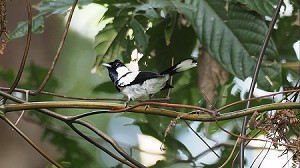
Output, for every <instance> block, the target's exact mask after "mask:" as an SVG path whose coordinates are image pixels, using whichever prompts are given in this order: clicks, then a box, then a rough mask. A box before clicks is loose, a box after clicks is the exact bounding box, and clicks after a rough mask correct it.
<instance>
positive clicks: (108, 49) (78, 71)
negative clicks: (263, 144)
mask: <svg viewBox="0 0 300 168" xmlns="http://www.w3.org/2000/svg"><path fill="white" fill-rule="evenodd" d="M288 2H289V3H285V4H284V6H283V10H284V9H287V8H289V7H291V6H292V8H293V10H292V13H291V14H290V15H287V14H286V13H282V15H281V17H280V18H278V23H277V26H276V27H277V28H276V29H275V30H274V31H273V34H272V36H271V40H270V42H269V44H268V47H267V49H266V53H265V60H264V61H263V66H262V67H261V70H260V73H259V78H258V88H259V89H261V90H264V91H268V92H273V91H275V90H276V91H279V90H280V89H281V90H282V88H284V87H292V86H294V85H295V82H296V81H297V80H299V65H298V66H297V65H296V68H295V63H299V56H298V58H297V56H296V54H295V51H294V49H293V44H294V43H295V42H297V40H299V26H300V23H299V15H300V14H299V5H300V4H299V1H296V0H294V1H293V0H291V1H288ZM8 3H9V2H8ZM276 3H277V1H275V0H265V1H261V0H233V1H222V0H185V1H178V0H117V1H116V0H94V1H92V0H79V2H78V4H77V9H76V11H75V16H74V18H73V20H72V26H71V29H70V31H69V34H68V36H67V39H66V43H65V45H64V47H63V50H62V53H61V56H60V58H59V61H58V65H57V66H56V68H55V70H54V75H53V76H52V77H51V79H50V80H49V82H48V83H47V85H46V87H45V89H44V91H48V92H55V93H59V94H63V95H68V96H76V97H89V98H122V95H120V94H118V93H117V91H116V90H115V87H114V86H113V84H112V83H111V82H110V80H109V78H108V74H107V72H106V71H103V68H102V67H101V64H102V63H104V62H109V61H112V60H114V59H121V60H123V61H124V62H126V63H129V62H130V61H131V60H132V59H133V58H137V57H136V56H137V54H132V53H133V52H134V50H137V51H138V53H139V54H143V57H142V58H139V62H138V64H139V69H140V70H149V71H150V70H151V71H158V72H160V71H163V70H164V69H166V68H168V67H169V66H171V65H172V59H174V60H175V63H176V62H178V61H180V60H183V59H185V58H189V57H193V58H195V59H197V60H198V62H199V64H198V65H199V66H198V69H197V70H195V69H193V70H189V71H187V72H184V73H182V74H179V75H177V76H175V77H174V79H173V86H174V89H172V91H171V93H170V95H169V96H170V97H171V102H172V103H179V104H189V105H195V106H201V107H206V108H220V107H222V106H224V105H226V104H229V103H232V102H236V101H238V100H241V99H242V98H245V97H246V96H245V95H244V94H242V93H243V92H244V90H243V88H241V87H239V90H238V91H239V92H237V93H236V94H233V93H232V90H233V88H234V87H237V86H238V84H237V82H235V80H234V79H236V78H239V79H241V80H245V79H246V78H247V77H251V76H252V75H253V70H254V66H255V63H256V60H257V57H258V54H259V52H260V50H261V46H262V41H263V39H264V37H265V33H266V31H267V25H268V24H269V21H270V19H269V18H270V17H272V16H273V12H274V6H276ZM72 4H73V1H72V0H60V1H53V0H42V1H40V2H36V3H35V4H34V5H33V7H34V9H35V10H36V11H35V13H36V14H35V16H34V17H33V28H32V32H33V33H35V34H36V35H35V36H43V33H46V32H45V31H50V30H49V29H47V25H46V24H45V20H47V19H49V18H51V17H53V16H55V17H57V18H56V19H57V20H59V22H60V23H59V24H57V25H55V26H57V29H58V30H57V31H58V32H61V31H62V29H63V26H62V25H63V24H62V23H64V22H65V20H64V19H63V18H64V17H66V16H67V15H68V12H69V10H70V7H71V6H72ZM91 5H93V6H97V7H96V8H97V9H96V8H91ZM288 5H290V6H288ZM86 8H87V10H85V9H86ZM84 10H85V12H87V13H88V12H89V11H88V10H97V11H98V12H96V13H93V14H92V15H93V17H91V16H90V15H85V14H81V16H80V17H76V12H78V13H79V12H80V11H84ZM85 17H86V18H85ZM89 17H90V18H89ZM89 19H90V20H93V21H90V22H86V23H85V22H84V21H85V20H89ZM297 19H298V20H297ZM90 23H93V24H90ZM52 26H53V25H52ZM78 27H81V29H86V30H85V31H82V30H81V33H80V32H79V33H78V31H77V30H78ZM91 29H93V30H94V32H96V33H94V34H93V33H90V32H88V31H89V30H91ZM26 34H27V21H20V22H19V24H18V25H17V26H14V28H12V29H11V33H10V34H9V37H10V40H11V41H9V42H8V44H7V45H10V43H13V42H14V40H18V39H19V38H21V39H22V38H23V39H24V37H23V36H25V35H26ZM58 36H60V35H58ZM92 38H93V39H92ZM57 39H59V38H57V37H55V40H53V41H52V40H51V37H50V38H49V39H48V40H47V41H44V42H45V43H46V45H45V47H47V45H48V44H47V43H52V44H51V45H50V44H49V46H51V51H52V52H51V53H45V54H46V56H47V57H52V55H54V51H55V49H56V48H55V47H53V46H55V45H57V44H58V40H57ZM53 44H54V45H53ZM298 44H299V43H298ZM23 45H24V44H23ZM298 49H299V46H298ZM32 52H34V51H32ZM5 56H6V57H8V56H7V55H5V53H4V55H3V56H1V57H5ZM10 57H11V56H10ZM33 60H34V59H33ZM50 60H51V59H50ZM50 63H51V61H49V63H48V65H50ZM1 64H2V63H1V62H0V80H1V81H2V83H5V85H6V86H10V85H11V83H12V82H13V80H14V78H15V76H16V72H17V71H16V69H10V68H7V67H5V66H4V67H1V66H3V64H2V65H1ZM48 65H47V66H48ZM200 65H201V66H200ZM47 70H48V68H47V67H46V66H41V65H38V64H36V63H35V62H34V61H32V62H28V63H27V66H26V69H25V71H24V76H25V77H24V78H22V81H21V83H20V84H19V85H18V88H22V89H28V90H35V89H36V88H37V87H38V86H39V85H40V84H41V82H42V80H43V78H44V76H45V74H46V73H47ZM91 71H94V72H97V73H93V74H92V73H91ZM208 86H210V87H208ZM203 93H204V95H206V96H207V98H208V99H209V100H210V101H207V99H206V98H205V97H204V96H203ZM240 94H241V95H240ZM166 96H167V91H164V92H162V93H159V94H157V95H156V97H157V98H162V97H166ZM29 100H30V101H50V100H65V99H62V98H57V97H53V96H49V95H43V94H41V95H37V96H30V99H29ZM115 102H116V103H122V102H119V101H115ZM271 102H274V100H272V99H263V100H258V101H254V102H253V103H252V105H253V106H255V105H261V104H266V103H271ZM244 108H245V104H239V105H237V106H233V107H230V108H228V109H225V110H224V111H223V112H224V113H225V112H229V111H234V110H239V109H244ZM172 110H173V109H172ZM176 110H180V111H182V110H183V109H176ZM55 111H57V112H58V113H62V114H65V115H73V114H79V113H84V112H88V110H80V109H72V110H70V109H55ZM185 112H189V111H185ZM29 118H31V119H32V120H34V122H36V123H37V124H39V125H40V126H42V128H44V131H43V134H42V135H41V139H42V140H44V141H49V142H50V143H51V144H53V145H54V146H55V147H56V149H57V151H56V152H57V153H59V156H58V157H57V158H56V159H58V160H59V161H60V162H61V163H62V165H64V167H78V168H79V167H91V168H92V167H125V166H122V165H121V164H120V163H118V162H117V161H115V160H113V159H111V158H108V156H107V155H106V154H105V153H104V152H102V151H99V150H98V149H95V147H94V146H92V145H90V144H89V143H88V142H86V141H85V140H83V139H81V138H79V137H78V136H76V135H75V134H74V132H72V131H71V130H70V129H69V128H68V127H67V126H66V125H64V124H62V123H59V122H57V121H56V120H54V119H52V118H49V117H46V116H44V115H41V114H38V113H36V112H34V111H32V112H30V116H29ZM298 118H299V117H298ZM86 120H87V121H89V122H91V123H93V124H94V125H95V126H96V127H98V128H99V129H101V130H103V131H105V132H107V133H108V134H109V135H111V136H112V137H114V138H115V139H116V140H117V141H118V142H119V143H120V144H121V146H122V147H124V149H125V150H126V151H127V152H128V153H130V154H131V155H133V157H134V158H137V159H140V160H141V161H142V162H143V158H142V157H141V153H143V152H145V151H143V150H142V149H141V147H140V144H142V143H143V142H141V141H139V135H140V134H143V135H149V136H151V137H154V138H155V139H157V140H159V141H162V140H163V139H164V133H165V131H166V129H167V127H168V125H169V123H170V121H171V119H170V118H166V117H162V116H152V115H144V114H133V113H122V114H118V115H112V114H101V115H97V116H92V117H87V118H86ZM241 121H242V120H241V119H234V120H232V121H231V120H228V121H223V122H221V124H222V126H223V127H224V128H226V129H228V130H230V131H232V132H234V133H237V134H238V133H239V130H240V127H241ZM31 122H33V121H31ZM188 123H189V124H190V125H191V126H192V127H193V128H194V129H195V130H196V131H197V132H198V134H200V136H202V137H203V138H204V139H205V141H206V142H208V143H209V144H210V145H211V146H214V145H218V144H222V143H224V142H228V141H229V142H233V141H234V140H236V138H234V137H230V136H228V135H227V134H225V133H223V132H221V131H220V130H219V129H218V127H217V126H216V124H215V123H203V122H188ZM82 131H86V130H84V129H82ZM223 135H224V136H223ZM90 136H91V137H95V138H96V136H95V135H94V134H92V133H90ZM96 140H97V141H100V142H101V141H103V140H101V139H96ZM101 143H102V144H103V145H104V146H106V147H108V148H110V147H109V145H108V144H107V143H106V142H104V141H103V142H101ZM146 145H147V144H146ZM164 145H165V147H166V149H167V150H166V151H164V152H161V153H160V154H155V153H154V154H152V156H150V157H148V158H147V159H149V158H151V157H153V156H154V155H159V156H160V157H161V158H160V159H158V160H159V161H157V162H156V163H155V162H154V163H152V164H149V165H147V166H151V167H194V166H201V167H216V166H220V165H221V164H222V163H223V162H224V161H225V159H226V158H227V157H228V154H229V153H230V152H231V150H232V148H233V145H234V144H229V145H228V144H225V143H224V145H220V146H219V147H216V148H215V151H216V152H217V153H218V154H219V155H220V156H221V158H220V159H219V158H218V157H217V156H216V155H214V154H212V152H209V153H208V154H203V155H201V154H202V153H203V152H204V151H205V150H207V149H208V148H207V147H206V146H205V145H204V143H203V142H202V141H201V140H200V139H198V138H197V137H196V136H195V135H194V133H193V132H192V131H191V130H190V129H189V128H188V127H187V125H186V124H185V123H184V122H182V121H180V122H179V123H178V125H177V126H175V127H174V128H173V129H172V131H171V133H170V134H169V135H168V136H167V137H166V141H165V143H164ZM157 150H158V151H159V149H157ZM146 153H147V151H146ZM248 155H253V151H251V150H250V149H249V151H248ZM253 160H254V157H253V156H252V157H250V156H249V157H247V161H246V163H245V164H246V165H251V163H252V162H253ZM45 167H46V166H45Z"/></svg>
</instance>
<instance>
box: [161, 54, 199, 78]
mask: <svg viewBox="0 0 300 168" xmlns="http://www.w3.org/2000/svg"><path fill="white" fill-rule="evenodd" d="M196 66H197V62H196V61H195V60H194V59H192V58H189V59H186V60H183V61H181V62H179V63H177V64H175V65H173V66H172V67H170V68H169V69H167V70H165V71H163V72H162V73H160V74H161V75H164V74H169V75H174V74H176V73H178V72H182V71H185V70H188V69H191V68H193V67H196Z"/></svg>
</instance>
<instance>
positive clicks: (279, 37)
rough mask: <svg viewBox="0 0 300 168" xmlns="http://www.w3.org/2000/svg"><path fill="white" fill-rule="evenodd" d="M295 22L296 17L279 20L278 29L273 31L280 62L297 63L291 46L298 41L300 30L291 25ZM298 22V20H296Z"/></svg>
mask: <svg viewBox="0 0 300 168" xmlns="http://www.w3.org/2000/svg"><path fill="white" fill-rule="evenodd" d="M296 20H297V17H296V15H293V16H290V17H283V18H280V20H279V23H278V29H275V30H273V34H272V35H273V38H274V41H275V43H276V46H277V47H278V52H279V56H280V57H281V59H282V60H287V61H290V62H293V61H298V59H297V57H296V54H295V51H294V49H293V44H294V43H295V42H296V41H298V40H299V33H300V28H299V26H296V25H295V24H293V23H294V22H295V21H296ZM298 20H299V19H298Z"/></svg>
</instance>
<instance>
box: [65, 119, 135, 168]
mask: <svg viewBox="0 0 300 168" xmlns="http://www.w3.org/2000/svg"><path fill="white" fill-rule="evenodd" d="M82 122H84V121H82ZM68 125H69V127H70V128H71V129H72V130H74V131H75V132H76V133H77V134H78V135H79V136H81V137H82V138H84V139H85V140H87V141H88V142H90V143H91V144H93V145H94V146H96V147H98V148H99V149H101V150H102V151H104V152H105V153H107V154H108V155H110V156H111V157H112V158H114V159H116V160H118V161H119V162H121V163H124V164H126V165H127V166H129V167H137V166H135V165H134V164H132V163H131V162H129V161H128V160H123V159H121V158H120V157H118V156H116V155H115V154H113V153H112V152H111V151H110V150H108V149H106V148H105V147H103V146H102V145H100V144H99V143H97V142H96V141H95V140H93V139H91V138H90V137H88V136H86V135H85V134H84V133H83V132H82V131H80V130H78V129H77V128H76V127H75V126H74V125H73V124H68Z"/></svg>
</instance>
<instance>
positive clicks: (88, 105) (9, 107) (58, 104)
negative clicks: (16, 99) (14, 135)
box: [0, 93, 300, 122]
mask: <svg viewBox="0 0 300 168" xmlns="http://www.w3.org/2000/svg"><path fill="white" fill-rule="evenodd" d="M0 94H1V93H0ZM153 103H154V102H145V103H140V104H138V105H139V106H145V105H147V104H150V105H152V104H153ZM155 104H156V105H158V106H160V105H161V106H169V107H173V105H174V104H167V103H156V102H155ZM175 105H177V104H175ZM45 108H82V109H106V110H107V109H110V110H107V111H94V112H90V113H88V115H83V116H82V117H86V116H91V115H96V114H101V113H120V112H124V111H123V110H122V109H126V108H124V105H123V104H116V103H103V102H82V101H48V102H31V103H29V102H27V103H24V104H6V105H2V106H0V109H1V110H3V111H4V112H5V113H7V112H13V111H19V110H34V109H45ZM186 108H187V109H193V110H196V111H195V112H193V113H194V114H190V113H183V112H177V111H172V110H167V109H162V108H151V107H149V108H144V107H135V108H132V109H129V110H128V111H130V112H134V113H143V114H153V115H160V116H166V117H172V118H176V117H178V116H181V117H180V118H181V119H184V120H191V121H206V122H211V121H215V119H216V120H218V121H221V120H228V119H234V118H239V117H243V116H247V115H250V114H252V113H254V112H255V111H257V112H264V111H269V110H279V109H300V104H299V103H298V102H295V103H294V102H289V103H270V104H265V105H260V106H255V107H251V108H248V109H243V110H237V111H232V112H228V113H224V114H220V115H219V116H216V117H215V118H214V117H212V116H210V115H207V114H198V113H199V111H197V110H202V108H199V107H197V106H187V107H186ZM44 113H45V112H44ZM45 114H47V115H50V116H52V117H55V118H57V116H58V115H59V114H57V113H54V114H53V113H49V111H47V112H46V113H45ZM62 118H64V119H63V121H66V120H74V119H78V116H60V120H62Z"/></svg>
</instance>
